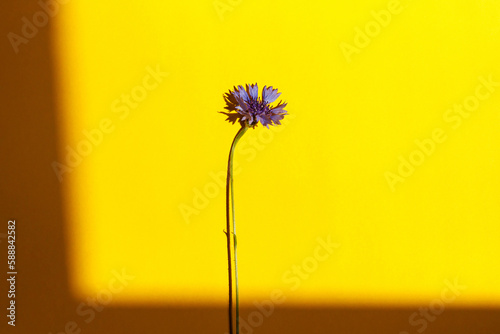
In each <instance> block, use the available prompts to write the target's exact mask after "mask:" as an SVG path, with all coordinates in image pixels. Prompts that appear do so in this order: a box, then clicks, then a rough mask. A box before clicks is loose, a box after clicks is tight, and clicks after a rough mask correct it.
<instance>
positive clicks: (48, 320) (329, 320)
mask: <svg viewBox="0 0 500 334" xmlns="http://www.w3.org/2000/svg"><path fill="white" fill-rule="evenodd" d="M39 10H40V5H39V4H38V1H36V0H2V1H1V4H0V13H1V15H2V20H1V22H0V27H1V35H2V41H1V44H2V47H1V49H0V50H1V57H2V58H1V65H2V71H1V74H0V87H1V88H0V89H1V92H2V113H1V116H2V119H1V121H0V136H1V140H0V145H1V159H2V161H1V163H0V201H1V209H2V210H1V214H2V217H1V219H2V221H1V222H0V226H2V227H1V229H0V233H4V231H5V226H6V223H7V220H9V219H15V220H16V223H17V230H16V231H17V236H18V239H17V249H18V253H17V266H18V267H17V270H18V272H19V274H18V281H17V288H16V289H17V291H16V303H17V311H18V313H17V319H16V320H17V325H16V327H15V328H13V327H11V326H8V325H7V321H6V320H5V315H4V314H3V312H5V306H6V301H7V298H6V295H7V285H6V284H4V283H2V284H0V296H1V297H0V304H1V309H2V310H4V311H2V314H0V316H1V319H3V320H2V322H1V324H0V328H2V330H1V332H2V333H5V332H7V333H18V334H35V333H41V334H48V333H53V334H56V333H57V334H59V333H68V334H69V333H72V334H73V333H85V334H108V333H124V334H127V333H130V334H135V333H153V334H154V333H217V334H222V333H224V332H226V310H225V308H215V307H206V308H201V307H197V308H173V307H154V306H151V307H149V306H136V307H121V308H118V307H112V306H107V307H105V308H104V309H103V310H102V312H95V314H94V315H95V317H94V318H93V319H92V320H90V317H89V316H90V315H89V314H88V313H87V314H86V315H81V314H79V313H77V307H78V305H79V304H80V303H81V301H77V300H75V299H74V298H73V297H72V296H71V294H70V292H69V284H68V256H67V243H68V240H67V239H66V233H65V232H66V231H65V229H66V225H65V223H66V222H65V206H64V202H65V200H64V196H63V192H62V185H61V184H60V183H59V181H58V179H57V177H56V175H55V173H54V171H53V170H52V167H51V164H52V162H53V161H60V160H59V158H60V155H61V153H62V152H58V151H57V147H58V140H59V138H58V133H59V132H60V131H58V124H57V119H58V118H57V113H58V111H59V110H58V106H57V91H56V86H57V85H56V82H55V76H54V69H55V67H56V66H57V64H55V63H54V58H53V57H52V56H53V55H52V52H53V50H52V42H51V32H50V29H51V27H50V24H49V25H48V26H45V27H43V28H40V29H39V31H38V33H37V34H36V36H35V37H33V38H32V39H30V40H29V41H28V43H27V44H21V45H20V46H19V53H17V54H16V53H15V52H14V51H13V48H12V46H11V45H10V43H9V40H8V39H7V38H6V36H7V34H8V33H9V32H15V33H17V34H20V33H21V32H20V31H21V27H22V20H21V19H22V18H23V17H28V18H31V17H32V16H33V14H34V13H35V12H37V11H39ZM1 237H2V236H1V235H0V241H1V243H0V248H1V249H2V254H6V253H4V251H6V242H5V239H4V238H3V239H2V238H1ZM2 259H3V255H2ZM2 261H3V260H2ZM2 268H3V267H2ZM0 275H1V281H2V282H5V275H6V271H5V270H4V269H2V270H1V274H0ZM254 311H255V309H253V310H252V309H245V310H243V312H242V315H243V318H244V319H247V320H246V321H247V322H248V323H249V324H248V325H247V326H251V328H249V327H246V328H244V329H243V330H242V332H241V333H242V334H249V333H254V332H255V333H289V334H291V333H327V332H328V333H330V332H331V333H346V334H356V333H367V334H368V333H370V334H372V333H393V334H399V333H400V332H401V331H407V332H408V333H419V332H418V331H417V330H419V329H421V328H422V326H423V325H422V324H421V323H419V324H418V325H416V326H411V325H410V323H409V317H410V316H411V315H412V314H413V313H414V312H415V311H418V309H413V308H412V309H410V308H409V309H392V308H347V307H346V308H342V307H331V308H287V307H286V306H283V305H281V306H279V307H276V309H275V310H274V311H273V313H272V314H271V315H270V316H269V317H267V316H264V317H263V320H262V323H260V322H261V320H259V319H260V318H259V316H258V315H255V313H252V312H254ZM252 314H253V315H252ZM249 317H250V318H249ZM419 319H420V318H419ZM87 321H88V322H87ZM243 326H245V323H243ZM4 328H6V331H4ZM425 333H427V334H431V333H440V334H442V333H453V334H459V333H467V334H470V333H484V334H494V333H496V334H498V333H500V310H498V309H470V310H468V309H451V308H450V309H446V310H445V312H444V313H443V314H441V315H439V316H438V317H437V319H436V320H434V321H429V322H428V327H427V328H426V330H425Z"/></svg>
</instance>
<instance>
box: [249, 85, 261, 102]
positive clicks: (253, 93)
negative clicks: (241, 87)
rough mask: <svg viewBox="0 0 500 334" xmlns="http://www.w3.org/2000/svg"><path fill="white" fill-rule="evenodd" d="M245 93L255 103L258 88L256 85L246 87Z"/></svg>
mask: <svg viewBox="0 0 500 334" xmlns="http://www.w3.org/2000/svg"><path fill="white" fill-rule="evenodd" d="M247 92H248V94H249V95H250V98H251V99H252V100H254V101H257V98H258V97H259V86H257V84H254V85H250V86H248V85H247Z"/></svg>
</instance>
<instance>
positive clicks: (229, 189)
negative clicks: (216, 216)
mask: <svg viewBox="0 0 500 334" xmlns="http://www.w3.org/2000/svg"><path fill="white" fill-rule="evenodd" d="M247 130H248V127H246V126H242V127H241V129H240V130H239V131H238V133H237V134H236V136H235V137H234V140H233V143H232V144H231V150H230V151H229V159H228V163H227V179H226V236H227V265H228V276H229V310H228V311H229V333H230V334H233V275H232V261H231V234H232V235H233V247H234V272H235V274H234V277H235V285H236V334H239V332H240V328H239V327H240V326H239V324H240V320H239V318H240V308H239V296H238V260H237V255H236V222H235V218H234V188H233V157H234V149H235V147H236V144H237V143H238V141H239V140H240V138H241V137H242V136H243V135H244V134H245V132H246V131H247ZM229 202H231V208H232V210H230V208H229V207H230V205H229ZM231 213H232V217H233V226H232V229H231Z"/></svg>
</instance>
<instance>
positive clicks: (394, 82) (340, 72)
mask: <svg viewBox="0 0 500 334" xmlns="http://www.w3.org/2000/svg"><path fill="white" fill-rule="evenodd" d="M220 3H223V4H225V5H226V6H228V7H225V8H226V9H227V8H229V7H230V8H231V10H227V11H224V12H218V11H217V10H216V8H215V7H214V3H213V2H212V1H176V2H164V1H144V2H138V1H137V2H123V1H115V0H112V1H105V2H99V3H96V2H89V1H86V2H85V1H72V2H69V3H68V4H66V5H62V7H63V8H62V11H63V12H64V15H58V16H56V19H55V22H54V24H55V28H56V29H55V31H57V33H58V36H57V43H56V47H55V52H56V57H57V59H58V62H57V63H58V71H59V88H60V91H61V95H60V96H59V98H60V101H61V103H62V108H61V112H60V121H61V123H62V124H63V125H64V132H63V133H62V135H63V140H62V142H61V147H60V151H61V152H66V150H67V147H68V146H69V147H71V148H72V149H77V147H78V145H81V144H82V142H84V141H85V140H86V137H85V135H84V134H83V131H84V130H87V131H91V130H92V129H98V128H99V126H100V123H101V122H102V120H103V119H109V120H110V121H111V122H112V126H113V130H112V131H110V133H105V134H103V139H102V141H101V142H100V143H99V144H98V145H94V146H93V147H92V149H91V153H90V154H88V155H87V156H85V157H83V159H82V161H81V162H80V163H79V164H78V165H77V166H76V167H74V168H73V170H72V172H70V173H69V172H68V173H65V174H64V175H63V186H64V189H65V195H66V198H67V200H68V202H67V205H68V218H69V219H70V221H71V226H70V236H71V243H70V244H71V254H72V261H71V278H72V280H71V281H72V289H73V292H74V294H75V295H76V296H80V297H81V296H87V295H92V294H95V292H97V291H99V289H101V288H102V287H104V286H106V285H107V283H108V282H109V280H110V277H112V274H111V271H112V270H117V269H121V268H126V270H127V272H129V273H130V274H132V275H135V279H134V280H133V282H132V283H131V284H130V285H129V286H128V287H127V289H126V290H124V291H123V292H122V293H120V294H117V295H116V296H114V299H113V302H117V303H166V304H196V303H202V304H208V303H218V304H224V303H226V298H227V292H226V289H227V288H226V286H227V269H226V265H227V262H226V253H225V251H226V248H225V247H226V245H225V236H224V234H223V232H222V230H223V229H224V228H225V198H224V191H223V188H222V187H220V186H218V187H216V188H213V185H214V184H216V183H215V182H214V180H213V179H212V177H211V173H216V174H217V173H221V172H223V171H224V169H225V168H226V166H225V163H226V159H227V153H228V150H229V145H230V143H231V140H232V139H233V136H234V134H235V133H236V131H237V129H238V128H237V126H233V125H230V124H229V123H227V122H225V121H224V119H225V116H223V115H220V114H218V113H217V111H221V110H222V108H223V106H224V101H223V99H222V94H223V93H224V92H225V91H227V90H228V89H229V88H232V86H233V85H238V84H245V83H255V82H257V83H259V85H260V86H263V85H273V86H275V87H277V88H278V89H279V90H280V92H282V93H283V94H282V96H281V97H282V98H283V99H285V100H286V101H287V102H288V103H289V106H288V108H287V110H288V111H289V114H290V116H288V117H287V121H286V123H285V124H284V125H283V126H282V128H280V129H278V128H276V129H274V130H273V132H268V133H263V132H266V131H270V130H267V129H262V127H259V128H257V129H255V130H252V131H249V132H248V133H247V134H246V135H245V137H244V139H243V140H242V142H241V144H240V146H239V147H238V150H237V151H238V153H237V157H236V159H237V162H238V164H239V166H240V168H239V173H238V175H237V176H236V180H235V186H236V218H237V229H238V247H239V248H238V251H239V266H240V268H239V269H240V270H239V274H240V291H241V301H242V303H247V304H248V303H252V302H253V301H254V300H262V299H267V298H269V296H270V293H271V291H273V290H274V289H281V290H282V291H283V292H284V293H285V295H286V298H287V303H289V304H294V303H308V304H309V303H311V304H320V303H323V304H346V303H347V304H386V305H406V304H412V303H422V302H424V303H426V302H428V301H429V300H431V299H433V298H439V296H440V292H441V291H442V290H443V288H444V287H445V286H446V285H445V283H444V282H445V280H450V281H453V280H454V279H455V278H458V281H459V282H460V283H461V284H464V285H466V286H467V288H466V290H465V291H464V292H463V294H462V295H460V296H459V298H458V299H457V301H456V304H457V305H458V304H465V305H497V306H498V305H500V288H498V279H499V275H500V268H499V265H498V258H499V256H500V243H499V242H498V240H499V236H500V228H499V224H498V223H499V220H500V207H499V199H500V176H499V168H498V165H499V163H500V150H499V144H500V140H499V139H500V134H499V133H500V131H499V127H500V118H499V115H500V114H499V113H500V108H499V107H500V87H497V88H496V89H497V90H496V91H495V92H493V93H492V94H491V96H490V97H489V98H488V99H486V100H485V101H481V103H480V106H479V108H478V109H477V110H476V111H474V112H472V113H471V115H470V117H469V118H464V119H463V122H462V123H461V125H460V126H459V127H458V128H456V129H454V128H453V127H452V126H451V125H452V124H453V123H449V122H446V121H445V119H444V118H443V117H444V115H445V114H446V112H447V110H448V109H449V108H452V107H453V105H454V104H460V103H463V101H464V100H465V99H467V98H468V97H470V96H472V95H474V94H475V91H476V87H477V86H478V85H479V84H480V81H479V77H484V78H487V77H488V76H490V75H492V76H493V78H494V79H495V80H496V81H500V68H499V65H498V64H499V59H500V58H499V55H500V49H499V48H498V45H499V36H500V34H499V32H500V3H499V2H498V1H493V0H483V1H444V0H441V1H430V0H420V1H416V0H415V1H411V2H409V1H404V2H401V6H402V8H404V9H402V11H401V13H399V14H392V15H391V19H390V22H389V23H388V24H387V26H385V27H380V31H379V32H378V33H373V35H374V36H373V37H372V38H370V40H371V41H370V43H369V45H367V46H366V47H361V48H358V50H359V53H356V54H353V55H352V57H351V61H348V59H346V57H345V56H344V54H343V52H342V49H341V45H344V44H342V43H348V44H350V45H353V46H356V42H355V38H356V34H357V32H356V31H357V30H356V29H357V28H359V29H361V30H364V29H365V28H366V26H367V25H368V24H370V22H374V20H375V19H374V17H373V15H372V13H371V11H376V12H380V11H381V10H387V9H388V6H389V3H390V1H356V2H353V3H348V2H339V3H332V2H330V1H309V2H298V3H293V2H289V1H264V0H242V1H232V2H230V1H229V0H221V1H220ZM379 26H380V25H379ZM157 67H159V68H160V69H161V71H164V72H168V76H166V77H165V78H164V79H163V81H162V82H161V83H160V84H159V85H158V87H157V88H156V89H154V90H152V91H149V92H148V95H147V97H146V98H145V99H144V101H142V102H140V103H139V104H138V106H137V107H136V108H134V109H131V110H130V113H129V114H128V115H127V117H124V118H123V119H121V118H120V117H119V116H120V114H118V113H115V112H114V111H113V107H112V105H113V103H114V102H115V101H116V100H117V99H120V98H121V96H122V94H130V93H131V91H132V90H133V89H134V88H135V87H137V86H140V85H142V84H143V79H144V78H145V76H146V75H147V74H148V70H147V69H148V68H152V69H155V68H157ZM436 128H441V129H443V131H444V132H445V134H446V136H447V137H446V138H447V139H446V140H445V141H444V142H443V143H442V144H437V145H436V148H435V151H434V152H433V154H431V155H430V156H428V157H427V158H426V159H425V161H424V163H423V164H422V165H421V166H418V167H416V168H415V171H414V173H413V175H411V176H409V177H408V178H406V179H405V182H402V183H398V184H397V185H396V186H395V191H391V187H390V186H389V184H388V182H387V180H386V172H388V171H389V172H393V173H396V172H397V169H398V165H399V160H398V157H399V156H403V157H405V158H408V157H409V155H410V154H411V153H412V152H414V151H415V150H416V149H417V148H418V147H417V146H416V144H415V142H414V141H415V140H417V139H418V140H424V139H426V138H431V136H432V132H433V130H434V129H436ZM270 136H271V137H270ZM60 162H61V163H63V164H67V161H65V160H62V161H60ZM210 185H212V186H210ZM207 187H208V188H210V187H212V188H210V189H211V190H212V193H211V194H212V195H210V196H208V197H209V198H208V199H207V202H208V204H206V203H205V204H204V205H203V208H201V209H200V208H198V209H197V208H195V203H193V201H194V199H195V198H196V197H195V194H196V193H197V191H200V192H202V193H206V189H207ZM214 189H215V190H214ZM214 194H215V195H214ZM205 195H206V194H205ZM198 204H199V203H198ZM186 207H191V208H194V209H195V210H197V211H196V213H194V214H192V215H189V217H188V218H187V219H186V215H184V216H183V214H182V208H184V209H185V208H186ZM328 236H330V237H331V239H332V241H334V242H337V243H339V244H340V247H339V248H338V249H336V250H335V252H334V254H333V255H332V256H331V257H330V258H329V259H328V260H327V261H325V262H322V263H320V264H319V267H318V269H317V270H316V271H314V272H313V273H311V277H310V278H308V279H305V280H303V282H302V284H301V286H300V287H299V289H297V290H295V291H292V290H291V289H290V284H288V283H286V282H285V281H284V280H283V275H284V273H286V272H287V271H288V270H290V269H291V268H292V266H293V265H300V264H301V263H303V261H304V259H306V258H308V257H310V256H312V255H313V253H314V250H315V248H316V247H317V245H318V243H317V241H316V239H317V238H318V237H322V238H326V237H328Z"/></svg>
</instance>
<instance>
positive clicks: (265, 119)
mask: <svg viewBox="0 0 500 334" xmlns="http://www.w3.org/2000/svg"><path fill="white" fill-rule="evenodd" d="M280 95H281V93H278V90H277V89H273V87H272V86H271V87H267V86H264V88H262V96H261V97H259V87H258V86H257V84H254V85H246V89H245V88H243V86H241V85H240V86H238V87H234V90H233V91H231V90H229V93H225V94H224V100H225V101H226V106H225V107H224V109H226V110H228V111H229V112H221V113H223V114H224V115H227V119H226V120H227V121H229V122H231V123H233V124H234V123H235V122H236V121H239V122H240V124H241V125H242V126H249V127H252V128H253V127H255V126H256V125H257V124H258V123H259V122H260V123H261V124H262V125H264V126H265V127H267V128H269V125H277V124H281V123H280V120H282V119H283V117H285V115H286V114H287V111H286V110H285V109H284V108H285V107H286V105H287V103H285V102H282V101H280V102H279V103H278V104H277V105H276V106H274V107H272V106H271V103H273V102H274V101H276V99H277V98H278V97H279V96H280Z"/></svg>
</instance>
